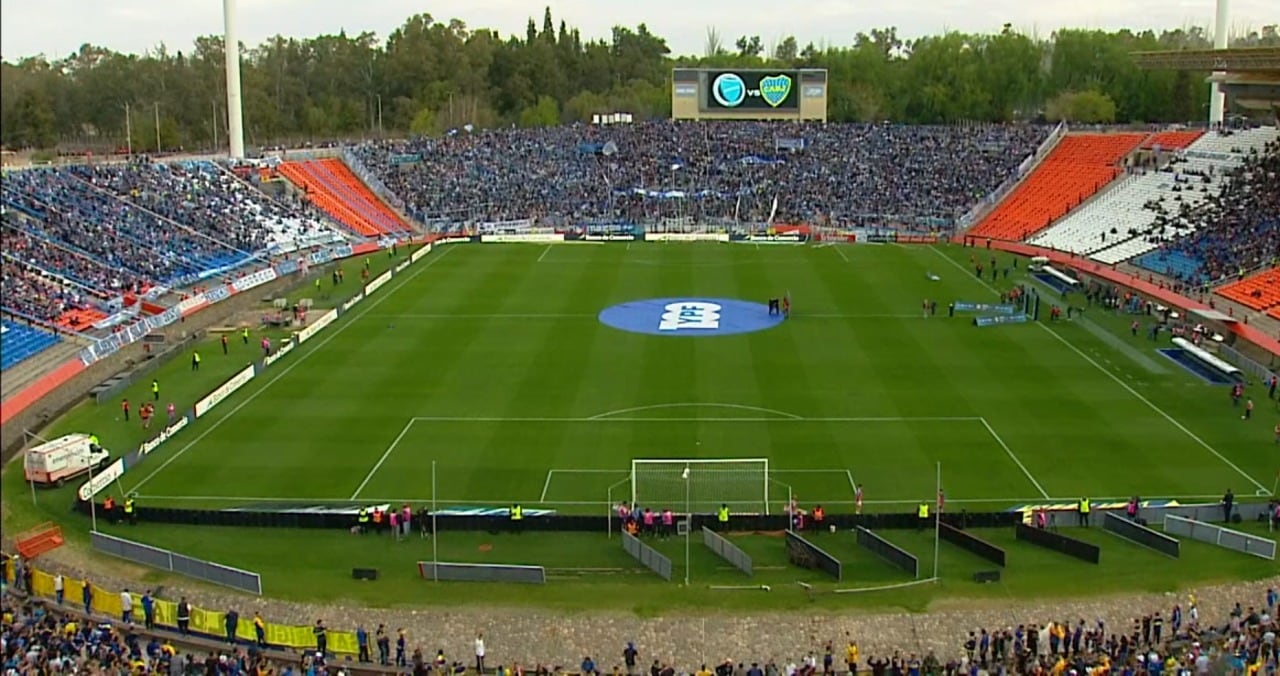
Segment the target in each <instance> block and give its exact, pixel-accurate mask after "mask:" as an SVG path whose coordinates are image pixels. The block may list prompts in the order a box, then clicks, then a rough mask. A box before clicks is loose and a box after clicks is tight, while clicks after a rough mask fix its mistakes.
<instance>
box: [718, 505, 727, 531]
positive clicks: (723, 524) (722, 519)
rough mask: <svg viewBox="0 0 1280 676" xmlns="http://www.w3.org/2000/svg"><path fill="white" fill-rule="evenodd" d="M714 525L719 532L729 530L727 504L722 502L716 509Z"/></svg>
mask: <svg viewBox="0 0 1280 676" xmlns="http://www.w3.org/2000/svg"><path fill="white" fill-rule="evenodd" d="M716 525H717V526H718V527H719V529H720V531H721V532H725V531H728V530H729V505H726V504H723V503H722V504H721V505H720V509H718V510H716Z"/></svg>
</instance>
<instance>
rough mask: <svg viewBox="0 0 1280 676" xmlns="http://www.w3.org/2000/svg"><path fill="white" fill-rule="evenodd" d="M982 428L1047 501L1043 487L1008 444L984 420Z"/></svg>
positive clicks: (1047, 496)
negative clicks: (985, 429)
mask: <svg viewBox="0 0 1280 676" xmlns="http://www.w3.org/2000/svg"><path fill="white" fill-rule="evenodd" d="M982 426H983V427H985V428H987V433H988V434H990V435H991V438H992V439H995V440H996V443H997V444H1000V448H1003V449H1004V452H1005V453H1006V454H1007V455H1008V456H1009V459H1010V460H1012V461H1013V464H1015V465H1017V466H1018V469H1020V470H1022V474H1023V475H1024V476H1026V477H1027V480H1028V481H1030V482H1031V485H1032V486H1035V487H1036V490H1037V491H1039V492H1040V495H1041V496H1043V497H1044V498H1045V499H1046V500H1047V499H1049V493H1048V492H1047V491H1045V489H1044V486H1041V485H1040V482H1039V481H1036V478H1035V476H1033V475H1032V474H1031V470H1029V469H1027V466H1026V465H1024V464H1022V461H1021V460H1019V459H1018V456H1017V455H1016V454H1014V452H1013V449H1011V448H1009V444H1006V443H1005V442H1004V439H1001V438H1000V435H999V434H996V430H995V428H994V427H992V426H991V423H989V422H987V419H986V418H983V419H982Z"/></svg>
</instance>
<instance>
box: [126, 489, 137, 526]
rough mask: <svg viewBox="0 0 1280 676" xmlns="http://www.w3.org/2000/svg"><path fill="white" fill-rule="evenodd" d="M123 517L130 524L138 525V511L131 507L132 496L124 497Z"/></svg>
mask: <svg viewBox="0 0 1280 676" xmlns="http://www.w3.org/2000/svg"><path fill="white" fill-rule="evenodd" d="M124 518H126V519H128V520H129V525H130V526H136V525H138V512H137V511H135V510H134V508H133V496H129V497H127V498H125V499H124Z"/></svg>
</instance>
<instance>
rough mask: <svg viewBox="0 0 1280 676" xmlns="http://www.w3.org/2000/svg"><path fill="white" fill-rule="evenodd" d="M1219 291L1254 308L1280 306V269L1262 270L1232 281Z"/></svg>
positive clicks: (1262, 308) (1263, 308) (1264, 308)
mask: <svg viewBox="0 0 1280 676" xmlns="http://www.w3.org/2000/svg"><path fill="white" fill-rule="evenodd" d="M1218 293H1220V294H1222V295H1223V296H1224V297H1226V298H1230V299H1231V300H1234V301H1235V302H1237V303H1240V304H1241V305H1243V306H1245V307H1248V308H1253V309H1254V310H1267V309H1270V308H1274V307H1277V306H1280V269H1275V268H1273V269H1271V270H1267V271H1265V272H1260V273H1258V274H1256V275H1253V276H1252V277H1245V278H1244V279H1242V280H1240V281H1238V282H1232V283H1231V284H1228V285H1226V286H1224V287H1222V288H1221V289H1218Z"/></svg>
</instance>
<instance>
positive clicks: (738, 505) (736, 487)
mask: <svg viewBox="0 0 1280 676" xmlns="http://www.w3.org/2000/svg"><path fill="white" fill-rule="evenodd" d="M631 504H633V505H639V506H640V508H641V509H643V508H645V507H648V508H650V509H652V510H654V511H655V512H658V511H662V510H663V509H671V510H672V511H675V512H686V511H687V512H690V513H697V514H714V513H716V510H718V509H720V505H728V506H729V509H730V510H731V511H733V512H736V513H739V514H741V513H756V514H768V513H769V460H768V459H767V458H721V459H705V458H700V459H696V460H695V459H677V458H672V459H665V458H664V459H633V460H632V461H631Z"/></svg>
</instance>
